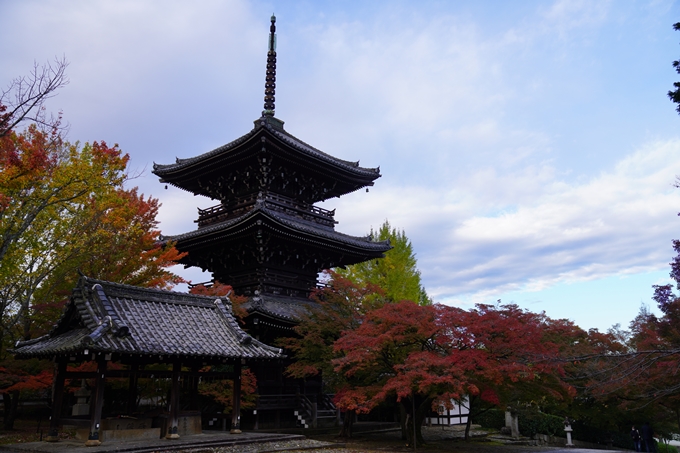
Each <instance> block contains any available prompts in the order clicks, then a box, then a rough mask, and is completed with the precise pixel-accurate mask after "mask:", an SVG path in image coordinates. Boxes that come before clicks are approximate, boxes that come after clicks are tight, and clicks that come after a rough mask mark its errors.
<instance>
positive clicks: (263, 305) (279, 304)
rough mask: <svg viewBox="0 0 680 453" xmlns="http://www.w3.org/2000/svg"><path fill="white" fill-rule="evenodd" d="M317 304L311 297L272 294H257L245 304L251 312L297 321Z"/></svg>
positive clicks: (292, 321)
mask: <svg viewBox="0 0 680 453" xmlns="http://www.w3.org/2000/svg"><path fill="white" fill-rule="evenodd" d="M314 305H315V302H312V301H311V300H309V299H302V298H296V297H289V296H275V295H271V294H262V295H259V294H258V295H255V296H253V297H251V298H250V299H248V301H247V302H246V303H244V304H243V308H245V309H246V310H247V311H248V313H249V314H251V315H252V314H254V313H262V314H264V315H268V316H271V317H272V318H276V319H279V320H283V321H287V322H290V323H296V322H298V321H299V320H300V318H301V316H302V315H304V314H306V313H308V312H309V310H310V308H311V307H313V306H314Z"/></svg>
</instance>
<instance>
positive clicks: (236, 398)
mask: <svg viewBox="0 0 680 453" xmlns="http://www.w3.org/2000/svg"><path fill="white" fill-rule="evenodd" d="M232 404H233V406H232V411H231V433H232V434H241V362H240V361H239V360H238V359H237V360H236V361H235V362H234V393H233V394H232Z"/></svg>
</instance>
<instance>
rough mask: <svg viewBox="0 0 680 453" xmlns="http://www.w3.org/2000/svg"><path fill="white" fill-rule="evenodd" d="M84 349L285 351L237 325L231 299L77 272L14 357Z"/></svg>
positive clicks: (259, 354) (190, 353) (214, 354)
mask: <svg viewBox="0 0 680 453" xmlns="http://www.w3.org/2000/svg"><path fill="white" fill-rule="evenodd" d="M85 351H92V352H104V353H119V354H122V355H127V356H140V355H159V356H163V357H166V358H168V359H169V358H172V357H192V358H200V359H203V360H219V359H239V358H241V359H253V360H268V359H279V358H283V357H285V356H284V355H283V353H282V350H281V349H279V348H274V347H271V346H267V345H265V344H263V343H261V342H259V341H258V340H256V339H254V338H253V337H251V336H250V335H248V334H247V333H246V332H244V331H243V330H242V329H241V328H240V327H239V326H238V323H237V321H236V319H235V318H234V315H233V314H232V310H231V302H230V301H229V300H228V299H227V298H222V299H218V298H215V297H208V296H197V295H192V294H187V293H179V292H173V291H165V290H158V289H150V288H140V287H135V286H129V285H122V284H117V283H111V282H106V281H102V280H95V279H92V278H88V277H85V276H83V277H81V278H80V280H79V282H78V285H77V286H76V288H75V289H74V290H73V294H72V296H71V299H70V301H69V302H68V304H67V305H66V307H65V308H64V312H63V314H62V316H61V318H60V319H59V320H58V321H57V324H56V325H55V326H54V328H53V329H52V330H51V331H50V332H49V333H48V334H47V335H45V336H42V337H40V338H36V339H34V340H29V341H20V342H17V344H16V346H15V348H14V349H13V351H12V352H13V353H14V354H15V356H16V357H17V358H31V357H55V356H59V355H73V354H77V353H81V354H82V353H85Z"/></svg>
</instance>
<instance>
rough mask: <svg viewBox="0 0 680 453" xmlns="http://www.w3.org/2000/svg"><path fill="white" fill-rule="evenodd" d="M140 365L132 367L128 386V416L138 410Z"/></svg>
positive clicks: (135, 364)
mask: <svg viewBox="0 0 680 453" xmlns="http://www.w3.org/2000/svg"><path fill="white" fill-rule="evenodd" d="M138 371H139V364H138V363H133V364H132V365H130V381H129V385H128V402H127V414H128V415H132V414H134V412H135V410H136V409H137V383H138V382H139V373H138Z"/></svg>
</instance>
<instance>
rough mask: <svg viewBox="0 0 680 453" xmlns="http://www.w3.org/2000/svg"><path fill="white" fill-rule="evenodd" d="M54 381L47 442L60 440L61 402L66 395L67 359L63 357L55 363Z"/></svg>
mask: <svg viewBox="0 0 680 453" xmlns="http://www.w3.org/2000/svg"><path fill="white" fill-rule="evenodd" d="M55 371H56V372H55V373H54V381H53V383H52V417H51V418H50V430H49V432H48V433H47V438H46V439H45V440H46V441H47V442H56V441H58V440H59V422H60V418H61V403H62V401H63V399H64V398H63V396H64V375H65V374H66V359H61V360H60V361H59V362H57V363H56V364H55Z"/></svg>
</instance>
